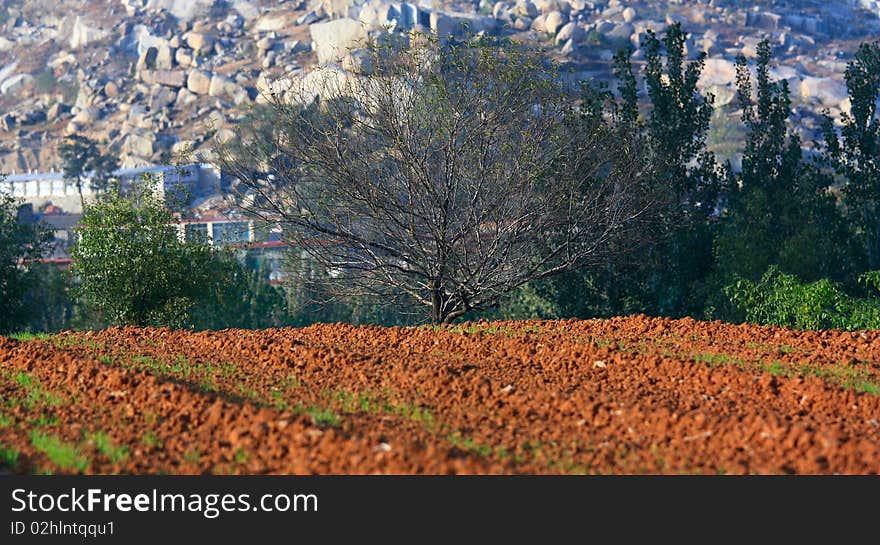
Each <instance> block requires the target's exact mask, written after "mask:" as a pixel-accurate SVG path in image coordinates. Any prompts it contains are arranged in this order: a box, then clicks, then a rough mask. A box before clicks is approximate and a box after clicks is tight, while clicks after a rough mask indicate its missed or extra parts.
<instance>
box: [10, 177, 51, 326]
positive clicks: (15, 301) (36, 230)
mask: <svg viewBox="0 0 880 545" xmlns="http://www.w3.org/2000/svg"><path fill="white" fill-rule="evenodd" d="M51 237H52V233H51V232H50V231H47V230H46V229H44V228H43V227H42V226H40V225H39V224H33V223H25V222H21V221H19V217H18V206H17V202H16V201H15V199H13V198H12V197H10V196H8V195H5V194H3V193H0V333H10V332H14V331H19V330H21V329H25V328H27V323H28V320H29V318H30V314H31V311H32V310H33V309H32V308H31V307H30V306H29V305H27V304H26V298H25V296H26V294H27V293H28V292H29V291H31V290H33V289H34V287H35V285H36V284H37V283H38V282H39V276H38V274H37V272H36V269H37V266H38V263H35V261H36V260H38V259H39V258H40V257H41V255H42V252H43V251H44V249H45V247H46V245H47V244H48V242H49V240H50V239H51Z"/></svg>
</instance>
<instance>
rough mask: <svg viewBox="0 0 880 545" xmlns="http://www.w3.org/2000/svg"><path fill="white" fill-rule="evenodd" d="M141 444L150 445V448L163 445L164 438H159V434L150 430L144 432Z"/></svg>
mask: <svg viewBox="0 0 880 545" xmlns="http://www.w3.org/2000/svg"><path fill="white" fill-rule="evenodd" d="M141 444H143V445H144V446H146V447H150V448H153V447H161V446H162V440H161V439H159V436H158V435H156V434H155V433H153V432H151V431H148V432H146V433H144V435H143V436H142V437H141Z"/></svg>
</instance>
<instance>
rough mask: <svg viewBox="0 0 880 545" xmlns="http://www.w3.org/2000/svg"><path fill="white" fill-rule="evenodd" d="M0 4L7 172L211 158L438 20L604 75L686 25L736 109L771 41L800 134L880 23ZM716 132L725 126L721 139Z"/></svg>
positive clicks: (89, 0)
mask: <svg viewBox="0 0 880 545" xmlns="http://www.w3.org/2000/svg"><path fill="white" fill-rule="evenodd" d="M426 2H427V3H423V4H419V5H413V4H406V3H396V2H394V3H389V2H386V1H382V0H368V1H365V0H291V1H285V0H280V1H279V0H275V1H268V0H3V2H2V7H0V26H2V29H3V32H2V37H0V127H2V129H3V132H2V134H0V172H4V173H11V172H13V171H15V172H22V171H29V170H41V171H47V170H50V169H57V168H59V167H60V162H59V160H58V157H57V155H56V147H57V144H58V143H59V142H60V139H61V138H63V136H64V135H65V134H70V133H84V134H87V135H89V136H91V137H93V138H98V139H99V140H102V141H105V142H106V143H107V144H108V145H110V146H113V147H114V149H116V150H117V152H118V153H119V154H120V156H121V158H122V163H123V165H124V166H140V165H145V164H155V163H160V162H167V161H169V160H171V159H172V158H173V157H174V155H175V154H176V153H179V152H180V151H181V150H183V149H192V150H196V151H197V152H201V153H202V155H203V156H204V157H206V158H210V157H209V154H210V148H211V146H212V142H213V141H214V140H213V139H215V138H230V137H233V136H234V131H233V129H232V127H234V123H235V121H236V119H238V118H239V117H240V116H241V115H243V113H244V112H245V111H246V110H247V108H248V107H249V106H250V105H251V104H253V103H255V102H259V101H260V94H261V91H263V90H265V89H266V88H267V87H268V84H269V82H272V81H274V80H275V79H277V78H279V77H281V76H290V75H291V74H294V75H299V76H305V75H307V74H308V73H310V71H311V70H312V69H313V68H314V67H315V66H316V65H318V64H337V65H339V66H340V68H341V69H342V70H344V69H346V68H351V66H352V65H353V63H358V62H359V59H360V57H359V56H358V53H357V51H356V49H354V50H352V48H356V47H357V43H358V41H359V40H361V39H363V37H365V36H366V35H367V34H368V33H373V34H381V33H385V32H399V31H406V30H410V29H413V28H415V29H429V28H430V29H431V30H434V31H436V32H438V33H441V34H454V33H458V32H461V31H462V29H463V28H465V27H466V28H468V29H469V30H471V31H482V32H489V33H501V34H508V35H517V36H518V37H519V38H521V39H526V40H531V41H534V42H535V43H540V44H542V45H544V46H547V47H549V50H550V54H551V55H553V56H555V57H556V58H558V59H559V60H560V61H562V62H564V63H567V64H568V65H570V67H571V68H572V69H573V70H574V71H575V73H576V74H579V76H580V77H597V78H607V77H608V73H609V71H608V61H609V60H610V59H611V57H612V55H613V53H614V52H615V51H616V50H617V49H619V48H621V47H625V46H630V47H632V48H633V50H634V53H633V59H634V60H635V61H636V62H638V61H639V60H640V59H641V58H642V51H641V50H640V49H639V44H640V43H641V42H642V40H643V39H644V36H645V33H646V31H647V30H649V29H651V30H656V31H660V30H662V29H663V28H664V27H665V26H666V25H667V24H669V23H671V22H674V21H680V22H681V23H682V25H683V27H684V29H685V30H686V31H688V32H689V33H691V37H690V40H689V43H688V50H689V53H690V54H692V55H696V54H697V53H698V52H699V51H706V52H707V53H708V55H709V60H708V61H707V65H706V70H705V73H704V75H703V79H702V82H701V83H702V85H703V86H704V88H706V89H709V90H711V91H712V92H714V93H715V95H716V97H717V99H716V104H718V105H721V106H723V107H725V108H726V109H725V108H722V109H721V110H720V112H719V116H720V117H719V118H718V120H716V123H717V124H718V125H719V127H717V129H718V130H716V131H715V133H716V140H718V141H717V142H716V145H718V146H722V145H723V144H724V142H722V140H724V139H725V136H724V135H725V134H726V133H724V131H723V128H722V127H721V126H722V125H723V121H724V118H725V117H726V116H727V115H728V114H735V112H734V111H733V106H732V105H731V104H730V103H731V100H732V99H733V96H734V94H733V81H734V65H733V59H734V58H735V56H736V55H739V54H745V55H746V56H754V54H755V47H756V44H757V43H758V41H759V40H760V39H762V38H763V37H768V38H770V39H771V40H772V43H773V44H774V46H775V55H776V59H777V61H778V63H779V66H778V68H776V70H775V72H774V75H775V76H776V77H777V78H784V79H787V80H789V83H790V84H791V87H792V89H793V91H794V95H795V101H796V105H797V111H796V115H797V116H799V117H800V118H801V119H800V120H799V124H800V125H801V126H802V127H803V129H804V131H805V133H806V134H805V135H804V136H805V140H806V141H809V140H810V139H811V137H812V134H811V131H812V130H814V129H815V128H816V126H817V125H816V122H815V118H816V113H817V112H819V111H821V110H823V109H827V110H828V111H830V112H831V113H832V115H834V114H837V115H839V113H840V112H841V111H845V110H846V109H847V108H848V101H847V100H846V90H845V87H844V85H843V71H844V69H845V66H846V62H847V60H848V59H849V57H850V55H851V53H852V52H853V51H854V50H855V48H856V47H857V45H858V43H859V42H860V41H864V40H868V39H871V38H872V37H873V36H876V35H877V34H878V31H880V19H878V12H880V8H878V2H876V1H873V0H857V1H852V0H850V1H846V0H827V1H822V2H820V1H810V0H801V1H783V0H780V1H765V2H737V1H734V0H710V1H708V2H705V1H683V0H678V1H668V2H667V1H657V0H640V1H634V2H629V1H621V0H517V1H516V2H505V1H500V2H497V3H493V2H492V1H491V0H480V2H479V3H478V4H475V3H471V2H460V1H458V0H451V1H444V0H439V1H437V2H434V3H432V2H431V0H426ZM718 135H720V136H718Z"/></svg>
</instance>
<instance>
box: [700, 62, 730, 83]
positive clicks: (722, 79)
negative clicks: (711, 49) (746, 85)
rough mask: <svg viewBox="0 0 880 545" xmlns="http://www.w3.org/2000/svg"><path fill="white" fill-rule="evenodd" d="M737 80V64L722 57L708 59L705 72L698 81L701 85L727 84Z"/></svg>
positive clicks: (704, 68)
mask: <svg viewBox="0 0 880 545" xmlns="http://www.w3.org/2000/svg"><path fill="white" fill-rule="evenodd" d="M735 82H736V65H735V64H734V63H733V62H731V61H729V60H727V59H723V58H721V57H710V58H708V59H706V63H705V65H704V66H703V72H702V74H700V79H699V81H698V82H697V83H698V85H699V86H700V87H710V86H712V85H727V84H731V83H735Z"/></svg>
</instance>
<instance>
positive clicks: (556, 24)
mask: <svg viewBox="0 0 880 545" xmlns="http://www.w3.org/2000/svg"><path fill="white" fill-rule="evenodd" d="M567 22H568V16H567V15H565V14H564V13H562V12H561V11H551V12H550V13H548V14H547V19H546V20H545V21H544V29H545V30H546V31H547V33H548V34H553V35H556V33H557V32H559V29H561V28H562V26H563V25H565V24H566V23H567Z"/></svg>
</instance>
